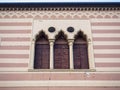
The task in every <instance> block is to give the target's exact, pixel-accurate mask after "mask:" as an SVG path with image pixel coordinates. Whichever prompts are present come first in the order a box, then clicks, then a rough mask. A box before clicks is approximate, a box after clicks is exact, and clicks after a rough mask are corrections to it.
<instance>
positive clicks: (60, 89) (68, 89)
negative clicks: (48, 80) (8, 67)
mask: <svg viewBox="0 0 120 90" xmlns="http://www.w3.org/2000/svg"><path fill="white" fill-rule="evenodd" d="M0 90H120V87H112V86H111V87H95V86H94V87H93V86H90V87H81V86H50V87H41V86H40V87H31V86H29V87H1V88H0Z"/></svg>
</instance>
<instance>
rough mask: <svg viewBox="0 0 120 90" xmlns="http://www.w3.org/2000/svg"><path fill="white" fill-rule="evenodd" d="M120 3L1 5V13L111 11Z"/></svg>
mask: <svg viewBox="0 0 120 90" xmlns="http://www.w3.org/2000/svg"><path fill="white" fill-rule="evenodd" d="M109 10H120V3H0V11H109Z"/></svg>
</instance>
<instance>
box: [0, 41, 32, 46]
mask: <svg viewBox="0 0 120 90" xmlns="http://www.w3.org/2000/svg"><path fill="white" fill-rule="evenodd" d="M16 45H20V46H26V45H27V46H28V45H30V41H24V42H5V41H4V42H1V46H16Z"/></svg>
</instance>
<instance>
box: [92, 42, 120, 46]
mask: <svg viewBox="0 0 120 90" xmlns="http://www.w3.org/2000/svg"><path fill="white" fill-rule="evenodd" d="M93 44H94V45H120V42H119V41H93Z"/></svg>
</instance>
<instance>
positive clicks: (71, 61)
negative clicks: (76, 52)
mask: <svg viewBox="0 0 120 90" xmlns="http://www.w3.org/2000/svg"><path fill="white" fill-rule="evenodd" d="M68 42H69V60H70V69H74V63H73V42H74V40H68Z"/></svg>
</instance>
